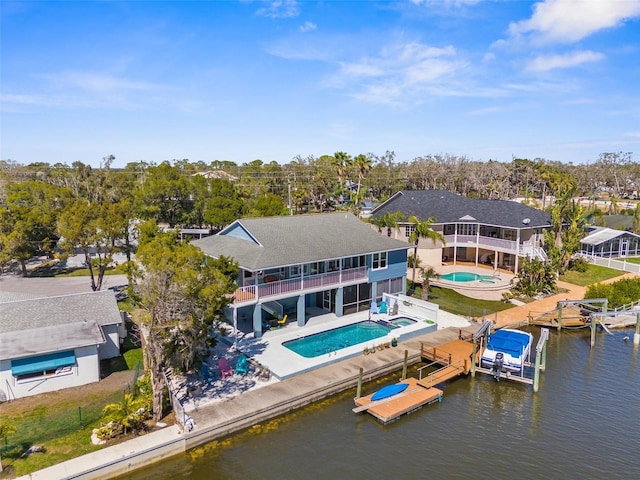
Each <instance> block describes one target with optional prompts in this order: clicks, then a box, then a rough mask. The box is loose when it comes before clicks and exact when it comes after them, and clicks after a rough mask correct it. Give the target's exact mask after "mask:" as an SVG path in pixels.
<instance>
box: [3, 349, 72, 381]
mask: <svg viewBox="0 0 640 480" xmlns="http://www.w3.org/2000/svg"><path fill="white" fill-rule="evenodd" d="M75 363H76V354H75V352H74V351H73V350H68V351H65V352H56V353H49V354H47V355H38V356H37V357H29V358H20V359H18V360H12V361H11V375H13V376H14V377H17V376H18V375H26V374H28V373H35V372H44V371H46V370H54V369H56V368H59V367H68V366H70V365H75Z"/></svg>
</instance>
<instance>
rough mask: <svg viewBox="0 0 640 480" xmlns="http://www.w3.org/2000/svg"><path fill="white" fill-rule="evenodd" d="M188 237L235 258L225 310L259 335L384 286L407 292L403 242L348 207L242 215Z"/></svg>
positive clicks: (355, 304) (360, 301)
mask: <svg viewBox="0 0 640 480" xmlns="http://www.w3.org/2000/svg"><path fill="white" fill-rule="evenodd" d="M193 244H194V245H196V246H198V247H199V248H201V249H202V251H203V252H204V253H205V254H207V255H208V256H211V257H214V258H218V257H220V256H226V257H230V258H232V259H234V260H235V261H236V262H238V264H239V268H240V272H239V276H238V289H237V290H236V292H235V295H234V300H233V302H232V303H231V305H230V306H229V309H228V311H227V315H228V319H229V320H230V321H232V322H233V324H234V325H237V326H238V328H239V329H241V330H243V331H246V332H253V334H254V335H255V336H256V337H260V336H262V333H263V332H264V330H265V329H268V328H272V327H278V326H281V325H282V324H284V323H286V322H287V321H295V322H297V324H298V325H299V326H304V325H305V323H306V322H307V320H308V318H309V317H311V316H317V315H322V314H326V313H333V314H335V315H337V316H342V315H345V314H348V313H354V312H358V311H364V310H367V309H368V308H370V306H371V302H372V301H380V300H381V299H382V295H383V294H384V293H404V292H405V285H406V274H407V248H408V245H407V243H406V242H402V241H399V240H395V239H392V238H387V237H383V236H380V235H378V234H377V233H376V232H374V231H372V230H371V229H370V228H369V226H368V225H367V224H366V223H364V222H362V221H361V220H359V219H358V218H357V217H355V216H354V215H353V214H351V213H344V212H343V213H328V214H317V215H297V216H287V217H265V218H243V219H239V220H236V221H235V222H233V223H232V224H231V225H229V226H227V227H226V228H224V229H223V230H222V231H220V232H219V233H218V234H216V235H212V236H210V237H207V238H203V239H199V240H195V241H193ZM285 315H286V317H285ZM278 320H280V322H279V323H278Z"/></svg>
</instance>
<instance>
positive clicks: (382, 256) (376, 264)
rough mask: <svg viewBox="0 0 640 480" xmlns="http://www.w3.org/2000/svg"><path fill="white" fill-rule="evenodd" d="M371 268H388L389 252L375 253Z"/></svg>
mask: <svg viewBox="0 0 640 480" xmlns="http://www.w3.org/2000/svg"><path fill="white" fill-rule="evenodd" d="M371 268H372V269H373V270H380V269H383V268H387V252H379V253H374V254H373V263H372V265H371Z"/></svg>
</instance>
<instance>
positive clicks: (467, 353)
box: [418, 340, 473, 388]
mask: <svg viewBox="0 0 640 480" xmlns="http://www.w3.org/2000/svg"><path fill="white" fill-rule="evenodd" d="M472 354H473V343H471V342H467V341H465V340H453V341H451V342H449V343H445V344H444V345H439V346H434V345H430V344H428V343H426V342H422V345H421V348H420V356H421V357H422V359H423V360H427V361H430V362H431V363H429V364H427V365H426V366H424V367H421V368H420V369H419V372H420V380H419V382H418V383H419V384H420V385H422V386H424V387H427V388H429V387H433V386H435V385H438V384H439V383H442V382H446V381H447V380H450V379H452V378H455V377H458V376H460V375H467V374H468V373H469V371H470V370H471V356H472ZM435 364H437V365H440V366H441V367H442V368H439V369H438V370H435V371H433V372H431V373H429V374H427V375H426V376H425V377H424V378H422V370H423V369H425V368H427V367H432V366H433V365H435Z"/></svg>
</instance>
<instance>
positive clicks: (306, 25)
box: [300, 20, 318, 33]
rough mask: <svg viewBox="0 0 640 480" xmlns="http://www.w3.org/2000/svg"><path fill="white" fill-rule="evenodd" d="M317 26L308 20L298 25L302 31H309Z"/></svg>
mask: <svg viewBox="0 0 640 480" xmlns="http://www.w3.org/2000/svg"><path fill="white" fill-rule="evenodd" d="M317 28H318V26H317V25H316V24H315V23H313V22H310V21H308V20H307V21H306V22H304V23H303V24H302V25H300V31H301V32H302V33H307V32H311V31H312V30H316V29H317Z"/></svg>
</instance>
